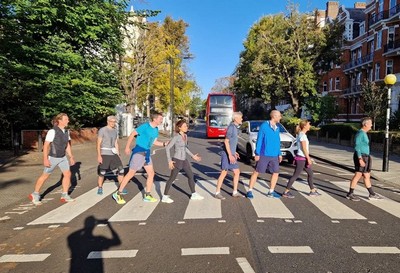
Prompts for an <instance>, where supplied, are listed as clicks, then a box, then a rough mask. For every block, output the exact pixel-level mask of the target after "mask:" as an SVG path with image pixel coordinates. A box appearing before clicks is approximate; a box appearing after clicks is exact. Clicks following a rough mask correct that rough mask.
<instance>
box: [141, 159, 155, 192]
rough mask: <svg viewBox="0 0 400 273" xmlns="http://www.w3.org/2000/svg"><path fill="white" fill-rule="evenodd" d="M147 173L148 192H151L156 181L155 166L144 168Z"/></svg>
mask: <svg viewBox="0 0 400 273" xmlns="http://www.w3.org/2000/svg"><path fill="white" fill-rule="evenodd" d="M144 169H145V171H146V173H147V180H146V189H145V190H146V192H151V188H152V187H153V181H154V175H155V172H154V168H153V165H147V166H145V167H144Z"/></svg>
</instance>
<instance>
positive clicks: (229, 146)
mask: <svg viewBox="0 0 400 273" xmlns="http://www.w3.org/2000/svg"><path fill="white" fill-rule="evenodd" d="M232 119H233V121H232V122H231V124H229V126H228V128H227V129H226V136H225V140H224V146H223V148H224V149H223V151H222V152H221V169H222V171H221V174H220V176H219V177H218V181H217V189H216V192H215V198H217V199H220V200H224V199H225V197H224V196H222V194H221V186H222V183H223V182H224V179H225V176H226V175H227V173H228V170H232V171H233V192H232V196H233V197H242V194H240V193H239V192H238V190H237V189H238V184H239V175H240V170H239V165H238V164H237V159H238V158H239V154H238V153H237V152H236V146H237V143H238V133H239V132H238V127H239V126H240V124H242V120H243V115H242V113H241V112H234V113H233V115H232Z"/></svg>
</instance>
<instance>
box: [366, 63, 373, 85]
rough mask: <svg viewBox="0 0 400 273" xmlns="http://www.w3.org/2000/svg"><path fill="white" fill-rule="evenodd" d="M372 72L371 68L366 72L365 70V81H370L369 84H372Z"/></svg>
mask: <svg viewBox="0 0 400 273" xmlns="http://www.w3.org/2000/svg"><path fill="white" fill-rule="evenodd" d="M373 72H374V70H373V69H372V67H371V68H369V69H368V70H367V79H368V80H369V81H370V82H372V81H373V79H374V78H373V75H374V73H373Z"/></svg>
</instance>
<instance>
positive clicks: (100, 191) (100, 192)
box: [97, 187, 103, 195]
mask: <svg viewBox="0 0 400 273" xmlns="http://www.w3.org/2000/svg"><path fill="white" fill-rule="evenodd" d="M97 194H98V195H102V194H103V188H102V187H99V188H98V189H97Z"/></svg>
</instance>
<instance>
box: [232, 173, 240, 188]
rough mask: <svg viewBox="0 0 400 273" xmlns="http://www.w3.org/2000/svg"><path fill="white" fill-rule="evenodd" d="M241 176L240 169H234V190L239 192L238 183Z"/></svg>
mask: <svg viewBox="0 0 400 273" xmlns="http://www.w3.org/2000/svg"><path fill="white" fill-rule="evenodd" d="M239 176H240V170H239V169H234V170H233V192H237V189H238V184H239Z"/></svg>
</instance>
